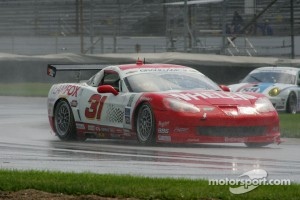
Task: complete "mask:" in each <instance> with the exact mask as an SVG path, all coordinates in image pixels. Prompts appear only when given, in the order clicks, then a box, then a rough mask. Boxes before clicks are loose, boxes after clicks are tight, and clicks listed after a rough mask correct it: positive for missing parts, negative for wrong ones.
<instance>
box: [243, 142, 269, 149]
mask: <svg viewBox="0 0 300 200" xmlns="http://www.w3.org/2000/svg"><path fill="white" fill-rule="evenodd" d="M269 144H271V143H268V142H260V143H256V142H245V145H246V146H247V147H249V148H259V147H264V146H267V145H269Z"/></svg>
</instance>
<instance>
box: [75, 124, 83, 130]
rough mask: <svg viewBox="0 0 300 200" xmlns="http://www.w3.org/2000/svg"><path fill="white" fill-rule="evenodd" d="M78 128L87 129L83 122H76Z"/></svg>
mask: <svg viewBox="0 0 300 200" xmlns="http://www.w3.org/2000/svg"><path fill="white" fill-rule="evenodd" d="M76 128H77V129H81V130H85V126H84V124H81V123H76Z"/></svg>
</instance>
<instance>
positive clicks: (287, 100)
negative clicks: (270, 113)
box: [285, 90, 299, 112]
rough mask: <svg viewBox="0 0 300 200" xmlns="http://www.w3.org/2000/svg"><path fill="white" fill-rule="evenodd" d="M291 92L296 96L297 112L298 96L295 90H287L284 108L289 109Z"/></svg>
mask: <svg viewBox="0 0 300 200" xmlns="http://www.w3.org/2000/svg"><path fill="white" fill-rule="evenodd" d="M291 94H293V95H295V97H296V112H298V98H299V97H298V93H297V91H295V90H289V92H288V96H287V98H286V103H285V107H286V110H287V109H289V103H290V95H291Z"/></svg>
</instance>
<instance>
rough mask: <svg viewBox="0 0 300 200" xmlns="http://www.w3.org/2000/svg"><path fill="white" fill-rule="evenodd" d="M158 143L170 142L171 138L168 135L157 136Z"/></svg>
mask: <svg viewBox="0 0 300 200" xmlns="http://www.w3.org/2000/svg"><path fill="white" fill-rule="evenodd" d="M158 140H159V141H165V142H171V137H170V136H169V135H158Z"/></svg>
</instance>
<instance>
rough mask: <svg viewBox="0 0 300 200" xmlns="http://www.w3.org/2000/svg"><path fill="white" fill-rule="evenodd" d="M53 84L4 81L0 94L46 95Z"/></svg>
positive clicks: (0, 85) (0, 87)
mask: <svg viewBox="0 0 300 200" xmlns="http://www.w3.org/2000/svg"><path fill="white" fill-rule="evenodd" d="M51 85H52V84H49V83H9V84H4V83H2V84H0V95H1V96H25V97H26V96H28V97H46V96H47V95H48V92H49V89H50V88H51Z"/></svg>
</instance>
